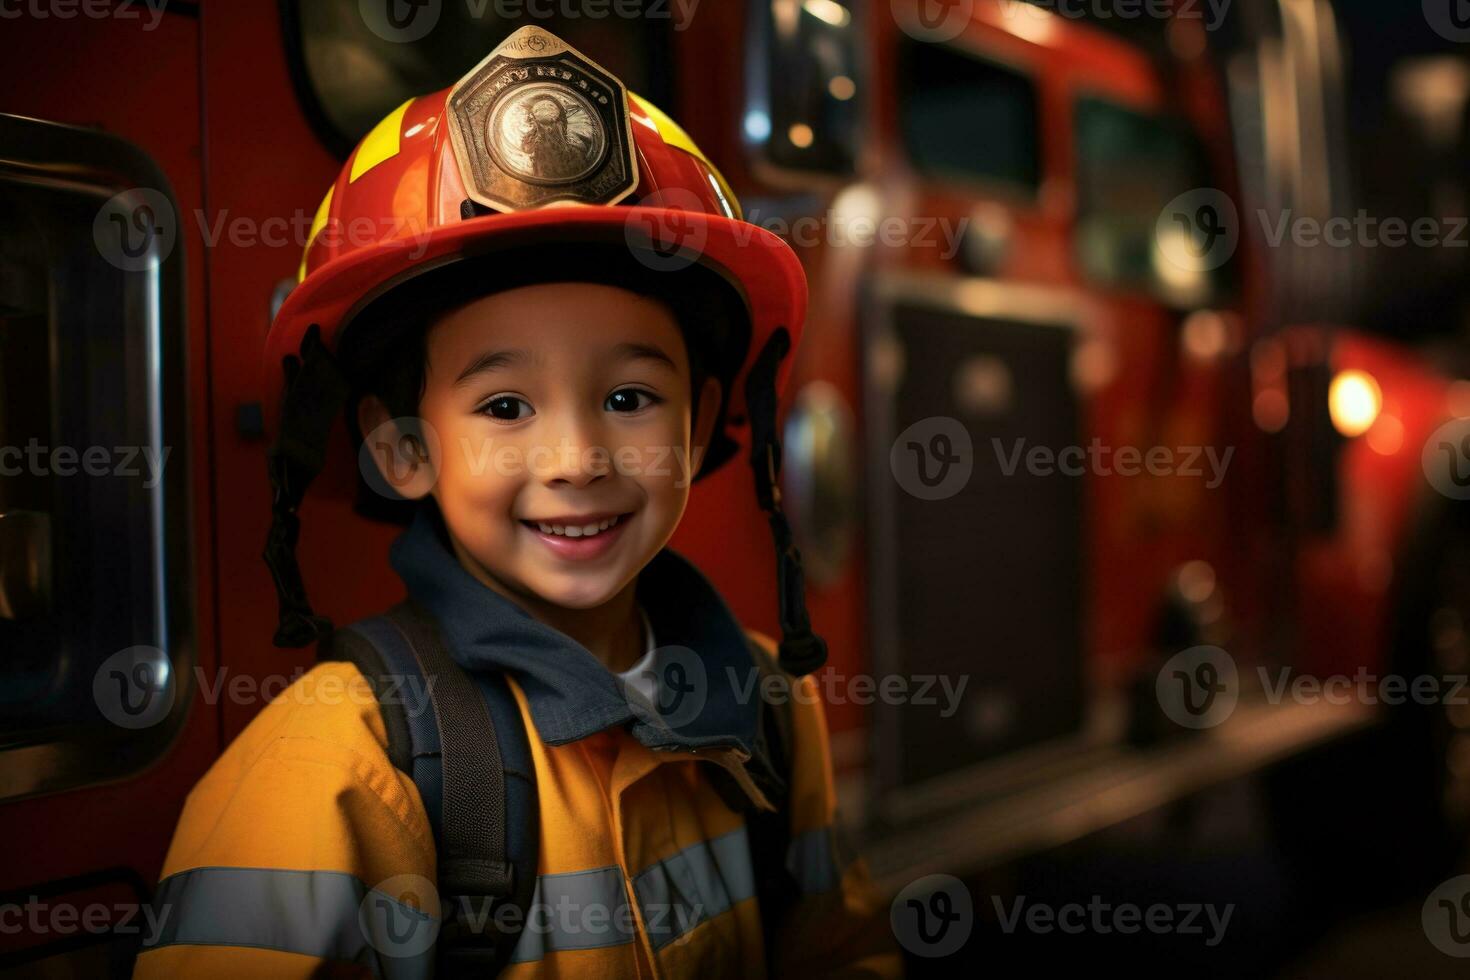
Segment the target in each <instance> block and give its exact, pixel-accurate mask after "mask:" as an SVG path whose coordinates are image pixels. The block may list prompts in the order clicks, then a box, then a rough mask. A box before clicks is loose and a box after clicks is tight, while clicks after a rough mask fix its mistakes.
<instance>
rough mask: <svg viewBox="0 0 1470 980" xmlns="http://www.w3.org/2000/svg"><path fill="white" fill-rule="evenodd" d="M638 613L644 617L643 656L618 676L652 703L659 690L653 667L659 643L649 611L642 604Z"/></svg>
mask: <svg viewBox="0 0 1470 980" xmlns="http://www.w3.org/2000/svg"><path fill="white" fill-rule="evenodd" d="M638 615H640V616H642V617H643V640H644V642H643V656H641V657H639V658H638V662H637V663H635V664H634V665H633V666H631V667H629V668H628V669H627V670H625V671H623V672H622V673H620V674H618V675H617V676H618V677H620V678H621V679H622V681H623V683H625V684H627V685H629V686H630V687H632V688H633V690H635V691H637V692H638V693H640V694H642V695H643V697H644V699H645V700H646V701H647V702H648V703H649V704H652V703H653V701H654V698H655V697H656V696H657V692H658V675H657V674H656V673H655V672H654V671H653V670H652V669H651V668H652V667H653V652H654V649H655V648H656V647H657V643H655V641H654V639H653V624H652V623H650V622H649V621H648V613H647V612H645V611H644V610H643V607H642V606H641V605H640V606H639V607H638Z"/></svg>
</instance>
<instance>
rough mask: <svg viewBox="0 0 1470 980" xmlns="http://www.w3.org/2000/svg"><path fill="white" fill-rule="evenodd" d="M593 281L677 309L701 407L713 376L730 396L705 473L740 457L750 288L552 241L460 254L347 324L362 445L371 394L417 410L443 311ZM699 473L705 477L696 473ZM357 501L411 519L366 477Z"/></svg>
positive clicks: (362, 508) (402, 409)
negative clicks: (737, 416)
mask: <svg viewBox="0 0 1470 980" xmlns="http://www.w3.org/2000/svg"><path fill="white" fill-rule="evenodd" d="M554 282H590V283H600V284H604V285H612V286H617V287H619V288H622V289H627V290H629V291H631V292H634V293H638V294H639V295H642V296H646V297H649V298H651V299H654V300H657V301H659V302H660V303H662V304H663V305H664V306H665V307H667V308H668V309H669V311H670V312H671V313H672V314H673V315H674V319H675V320H676V321H677V322H678V324H679V327H680V330H679V332H680V334H681V336H682V337H683V338H684V347H685V351H686V352H687V355H688V359H689V380H690V396H691V403H692V404H693V406H694V411H695V412H696V413H697V412H698V410H699V393H700V391H701V389H702V388H703V386H704V382H705V380H706V379H707V378H710V377H714V378H716V379H717V380H719V382H720V387H721V397H720V404H719V407H718V409H717V411H716V419H715V425H714V429H713V434H712V436H711V439H710V445H709V447H708V450H707V451H706V453H705V457H704V460H703V463H702V467H701V471H700V473H701V475H702V474H705V473H708V472H710V471H711V470H713V469H714V468H715V467H716V466H718V465H719V464H720V463H723V462H724V461H725V460H726V459H728V458H729V457H730V456H732V455H734V453H735V451H736V450H737V449H738V446H737V445H736V444H735V443H734V442H733V441H732V440H731V439H730V438H729V437H728V436H726V435H725V433H724V419H725V413H726V407H727V405H728V403H729V398H730V393H731V387H732V385H733V383H734V380H735V379H734V375H735V373H736V372H737V371H738V370H739V367H740V364H741V363H742V362H743V360H744V357H745V353H746V350H747V348H748V347H749V343H750V319H749V312H748V307H747V306H746V302H745V299H744V297H743V295H742V293H741V292H740V291H739V290H738V288H737V287H736V286H735V285H734V283H733V282H732V281H730V280H729V279H727V278H726V277H725V276H724V275H722V274H721V273H719V272H717V271H716V270H714V269H711V268H708V267H706V266H702V265H698V264H695V265H689V266H686V267H684V268H681V269H678V270H674V271H657V270H656V269H654V268H651V267H650V266H649V265H648V264H645V263H644V262H641V261H639V259H638V258H637V256H635V254H634V253H633V252H632V250H630V249H629V248H628V247H627V246H626V245H607V244H581V243H579V244H574V245H565V244H561V245H558V244H553V243H546V244H542V245H537V246H530V247H525V248H520V249H517V250H515V251H514V252H513V253H505V252H500V253H496V254H494V255H484V256H477V257H472V258H461V259H458V260H457V261H454V262H452V263H450V264H446V265H441V266H438V267H436V268H433V269H430V270H428V271H424V272H421V273H419V274H416V275H414V276H412V277H411V278H409V279H407V280H405V281H402V282H399V283H395V284H390V287H389V288H388V289H387V290H386V291H385V292H383V293H381V294H379V295H377V296H375V297H371V298H370V299H369V300H368V301H367V302H366V303H365V304H364V305H363V306H362V307H361V308H360V310H359V311H358V312H357V313H356V314H355V315H353V316H351V318H350V321H349V323H348V324H347V326H345V327H344V328H343V333H342V339H341V341H340V343H339V345H338V360H339V363H340V364H341V366H342V369H343V372H344V374H345V375H346V376H347V378H348V381H349V382H350V384H351V387H352V395H351V397H349V398H348V401H347V425H348V431H349V432H350V433H351V434H352V444H353V447H354V449H356V450H360V449H361V446H362V441H363V436H364V433H363V432H362V431H361V428H360V426H359V425H358V422H357V407H358V404H359V402H360V401H361V400H362V398H363V397H364V396H366V395H376V396H377V397H378V398H380V399H382V401H383V403H384V405H385V406H386V407H387V409H388V411H389V412H390V413H392V415H393V417H395V418H414V417H417V415H418V411H419V401H420V399H421V398H422V397H423V393H424V388H425V384H426V377H425V376H426V369H427V357H428V352H427V340H428V333H429V330H430V328H431V327H433V325H434V324H435V323H437V322H438V321H439V320H440V319H442V318H443V317H444V316H446V315H448V314H449V313H451V312H453V311H454V310H456V309H459V308H460V307H462V306H464V305H465V304H466V303H469V302H472V301H474V300H476V299H479V298H481V297H484V296H489V295H492V294H494V293H498V292H503V291H505V290H507V289H513V288H516V287H519V286H529V285H535V284H538V283H554ZM696 479H698V477H696ZM357 482H358V486H357V496H356V502H355V505H354V506H355V509H356V510H357V512H358V513H359V514H362V515H363V516H365V517H369V518H372V519H374V520H381V521H389V522H392V523H397V524H406V523H407V522H408V521H409V520H410V519H411V518H412V516H413V512H414V510H416V506H415V505H414V502H411V501H404V500H401V499H398V500H394V499H390V498H387V497H385V496H383V495H382V494H381V493H380V492H378V491H376V490H374V489H372V488H370V487H369V486H368V484H367V482H366V481H365V480H364V479H363V477H362V475H361V474H359V476H358V481H357Z"/></svg>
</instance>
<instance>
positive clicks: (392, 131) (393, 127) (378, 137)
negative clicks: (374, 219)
mask: <svg viewBox="0 0 1470 980" xmlns="http://www.w3.org/2000/svg"><path fill="white" fill-rule="evenodd" d="M412 104H413V99H409V100H408V101H407V102H405V103H403V105H401V106H399V107H398V108H397V109H394V110H393V112H392V113H391V114H389V116H388V117H387V118H386V119H384V120H383V121H382V122H380V123H378V124H377V125H376V126H374V127H373V131H372V132H371V133H368V134H367V136H365V137H363V140H362V143H360V144H359V145H358V147H357V156H355V157H353V158H352V173H350V174H349V175H348V176H347V182H348V183H349V184H352V183H356V182H357V178H359V177H361V176H362V175H363V174H365V173H367V172H368V171H369V170H371V169H373V168H374V167H376V166H377V165H378V164H380V163H382V162H383V161H384V160H388V159H391V158H393V157H396V156H397V155H398V149H399V142H400V137H401V135H402V131H403V117H404V114H405V113H407V112H408V107H409V106H410V105H412Z"/></svg>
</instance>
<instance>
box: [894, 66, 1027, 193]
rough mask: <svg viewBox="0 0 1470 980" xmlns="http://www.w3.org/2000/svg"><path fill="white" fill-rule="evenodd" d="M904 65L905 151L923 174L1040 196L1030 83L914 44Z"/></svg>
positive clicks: (1020, 76) (1012, 72) (1019, 76)
mask: <svg viewBox="0 0 1470 980" xmlns="http://www.w3.org/2000/svg"><path fill="white" fill-rule="evenodd" d="M899 59H900V60H899V65H900V67H899V78H900V79H901V82H900V85H901V88H900V92H899V99H900V102H899V113H900V120H899V121H900V125H901V127H902V130H903V141H904V148H905V149H906V151H907V152H908V156H909V159H910V160H911V161H912V162H913V165H914V167H915V168H916V169H917V170H918V171H919V172H920V173H922V174H926V175H929V176H933V177H937V178H940V179H958V180H962V181H968V180H982V181H986V182H998V183H1000V184H1003V185H1007V186H1009V187H1012V188H1020V189H1022V190H1024V191H1026V192H1027V193H1031V192H1034V191H1035V190H1036V187H1037V185H1038V184H1039V183H1040V180H1041V169H1040V153H1039V150H1038V140H1037V96H1036V86H1035V84H1034V83H1033V82H1032V81H1031V79H1030V78H1028V77H1027V76H1025V75H1023V74H1021V73H1020V72H1017V71H1015V70H1013V69H1010V68H1006V67H1003V66H1001V65H997V64H995V63H993V62H990V61H986V60H984V59H981V58H978V57H975V56H973V55H971V54H968V53H966V52H963V51H960V50H958V49H955V48H950V47H946V46H944V45H938V44H925V43H922V42H919V41H907V42H906V43H905V44H904V45H903V46H902V48H901V49H900V52H899Z"/></svg>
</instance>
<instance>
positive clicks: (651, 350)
mask: <svg viewBox="0 0 1470 980" xmlns="http://www.w3.org/2000/svg"><path fill="white" fill-rule="evenodd" d="M610 356H611V357H612V359H614V360H624V361H654V362H656V363H659V364H663V365H665V366H666V367H668V369H669V370H670V371H678V370H679V366H678V365H677V364H675V363H674V359H673V358H672V357H670V356H669V355H668V354H666V353H664V351H663V349H662V348H660V347H655V346H654V345H652V344H640V343H635V342H632V341H627V342H624V343H621V344H618V345H617V346H616V347H614V348H613V349H612V350H611V351H610ZM535 359H536V358H535V356H534V355H533V354H532V353H531V352H530V351H528V350H526V349H525V348H523V347H513V348H509V349H507V350H492V351H486V352H485V353H483V354H481V355H480V356H479V357H477V358H475V359H474V360H473V361H471V362H470V365H469V367H467V368H465V369H464V370H463V371H461V372H460V373H459V377H458V378H455V379H454V385H455V387H459V386H460V385H462V384H464V383H465V382H467V381H469V380H470V379H471V378H473V377H475V375H478V374H484V373H485V372H487V371H495V370H498V369H500V368H503V367H510V366H511V365H514V364H524V363H527V362H529V361H534V360H535Z"/></svg>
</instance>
